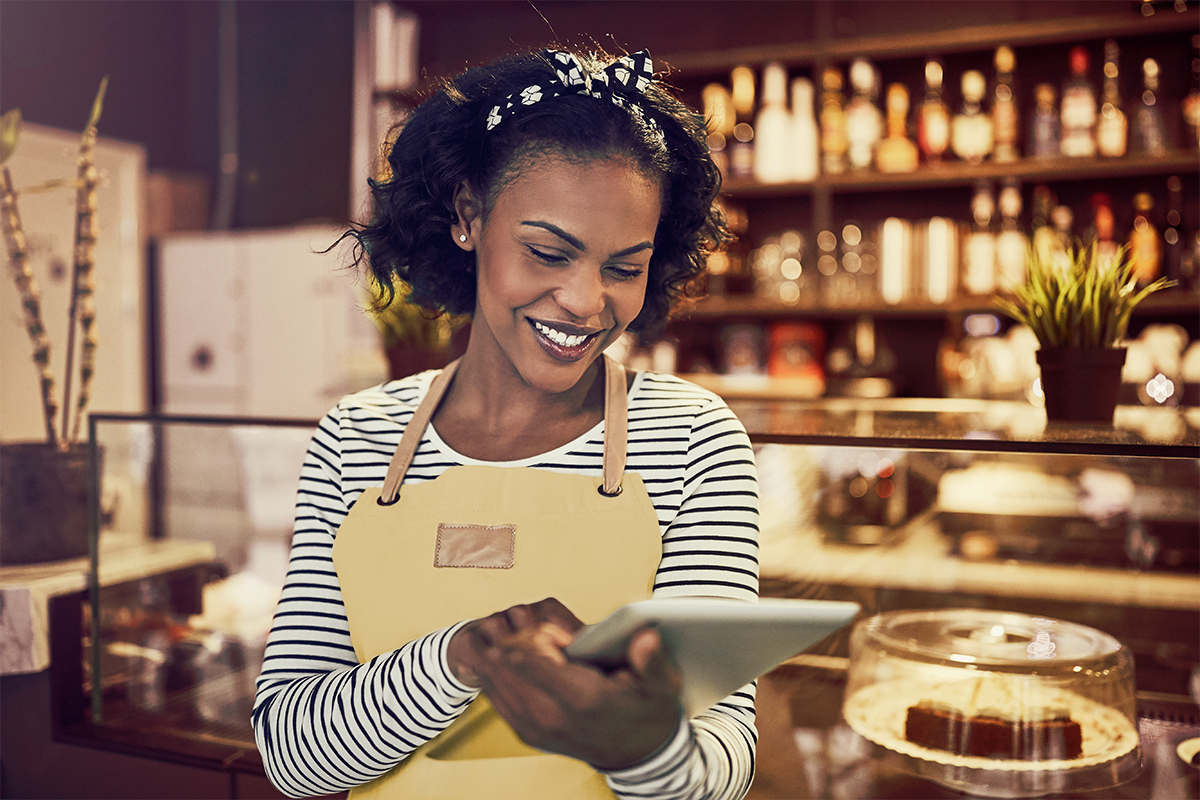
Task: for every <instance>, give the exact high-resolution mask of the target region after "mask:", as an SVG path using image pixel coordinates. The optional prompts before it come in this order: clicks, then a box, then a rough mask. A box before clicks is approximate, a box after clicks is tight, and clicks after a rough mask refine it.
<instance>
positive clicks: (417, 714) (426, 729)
mask: <svg viewBox="0 0 1200 800" xmlns="http://www.w3.org/2000/svg"><path fill="white" fill-rule="evenodd" d="M339 427H340V426H339V421H338V419H337V417H335V416H334V415H333V414H331V415H329V416H327V417H326V418H325V419H324V420H323V421H322V423H321V425H320V427H319V428H318V430H317V432H316V434H315V435H314V437H313V442H312V445H311V447H310V449H309V452H308V455H307V457H306V459H305V462H304V466H303V469H302V472H301V479H300V489H299V494H298V500H297V506H296V507H297V514H296V526H295V531H294V534H293V540H292V552H291V560H290V564H289V570H288V575H287V579H286V583H285V586H284V590H283V593H282V596H281V598H280V602H279V606H278V609H277V611H276V615H275V621H274V625H273V627H272V630H271V634H270V637H269V639H268V642H267V648H266V652H265V655H264V658H263V670H262V674H261V676H260V677H259V679H258V687H257V688H258V691H257V696H256V700H255V706H254V712H253V724H254V733H255V738H256V739H257V741H258V746H259V750H260V752H261V753H262V755H263V763H264V766H265V767H266V770H267V774H268V776H269V777H270V779H271V781H272V782H273V783H274V784H275V785H276V786H277V787H278V788H279V789H280V790H281V791H283V792H284V793H286V794H288V795H290V796H292V797H304V796H311V795H321V794H330V793H334V792H339V791H343V790H345V789H349V788H351V787H353V786H357V785H359V784H362V783H365V782H367V781H369V780H372V779H373V778H375V777H378V776H379V775H382V774H383V773H385V772H387V771H388V770H389V769H391V768H392V767H394V766H395V765H396V764H397V763H399V762H400V761H401V760H403V759H404V758H405V757H406V756H408V754H409V753H411V752H412V751H413V750H415V749H416V748H417V747H419V746H420V745H422V744H424V743H425V742H426V741H428V740H429V739H431V738H433V737H434V736H436V735H437V734H438V733H440V732H441V731H442V730H444V729H445V728H446V727H447V726H448V725H449V724H450V723H451V722H453V721H454V720H455V719H456V718H457V717H458V715H459V714H460V713H462V711H463V710H464V709H465V708H466V707H467V705H468V704H469V703H470V701H471V700H472V699H473V698H474V696H475V692H473V691H471V690H468V689H467V688H466V687H463V686H461V685H460V684H458V683H457V681H455V680H454V678H453V676H452V675H451V674H450V673H449V671H448V669H447V667H446V663H445V648H446V645H447V643H448V642H449V639H450V636H451V635H452V634H453V632H454V630H455V628H449V629H445V630H440V631H434V632H432V633H430V634H428V635H426V636H424V637H422V638H420V639H417V640H415V641H413V642H410V643H408V644H407V645H405V646H404V647H402V648H400V649H399V650H396V651H393V652H391V653H386V654H383V655H381V656H379V657H377V658H374V659H371V660H370V661H368V662H366V663H365V664H361V665H360V664H359V663H358V659H357V658H356V657H355V654H354V648H353V647H352V646H351V644H350V632H349V625H348V623H347V621H346V615H345V610H344V607H343V605H342V598H341V590H340V589H339V587H338V581H337V574H336V572H335V570H334V566H333V559H332V549H333V539H334V534H335V532H336V529H337V527H338V525H340V523H341V520H342V519H343V518H344V517H345V516H346V513H347V511H348V508H347V505H346V503H345V499H344V495H343V491H342V487H343V481H342V480H341V475H340V469H341V455H342V454H341V447H340V444H341V442H340V438H339Z"/></svg>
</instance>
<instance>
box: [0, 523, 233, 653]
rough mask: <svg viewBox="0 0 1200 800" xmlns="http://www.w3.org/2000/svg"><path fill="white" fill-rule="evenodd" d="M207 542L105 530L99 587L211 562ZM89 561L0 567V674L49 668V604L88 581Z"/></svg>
mask: <svg viewBox="0 0 1200 800" xmlns="http://www.w3.org/2000/svg"><path fill="white" fill-rule="evenodd" d="M213 557H214V550H213V546H212V543H211V542H203V541H185V540H179V539H175V540H162V541H150V540H146V539H145V538H143V537H141V536H134V535H124V534H118V533H106V534H104V535H103V536H101V537H100V575H99V577H100V585H101V586H112V585H115V584H118V583H124V582H125V581H130V580H137V579H138V578H142V577H145V576H147V575H156V574H159V573H163V572H170V571H172V570H176V569H181V568H183V567H189V566H193V565H197V564H203V563H206V562H208V561H212V560H213ZM88 570H89V565H88V559H87V558H74V559H69V560H67V561H54V562H49V563H44V564H23V565H20V566H7V567H0V675H14V674H22V673H30V672H40V671H41V670H44V669H46V668H47V667H49V666H50V613H49V602H50V598H51V597H55V596H57V595H63V594H70V593H72V592H80V591H83V590H84V589H86V588H87V585H88Z"/></svg>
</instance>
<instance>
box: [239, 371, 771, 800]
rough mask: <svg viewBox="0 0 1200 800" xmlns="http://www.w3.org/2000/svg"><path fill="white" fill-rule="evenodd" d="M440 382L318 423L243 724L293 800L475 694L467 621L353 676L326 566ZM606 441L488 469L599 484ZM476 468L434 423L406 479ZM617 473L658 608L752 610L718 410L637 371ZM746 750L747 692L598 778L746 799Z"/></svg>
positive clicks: (352, 781)
mask: <svg viewBox="0 0 1200 800" xmlns="http://www.w3.org/2000/svg"><path fill="white" fill-rule="evenodd" d="M435 374H436V373H434V372H424V373H421V374H419V375H414V376H411V377H408V378H404V379H402V380H398V381H392V382H389V383H385V384H383V385H381V386H377V387H375V388H372V389H367V390H364V391H362V392H358V393H356V394H353V395H350V396H348V397H346V398H345V399H343V400H342V402H341V403H339V404H338V406H337V407H336V408H335V409H334V410H332V411H331V412H330V413H329V414H327V415H326V416H325V417H324V419H322V420H321V422H320V424H319V425H318V428H317V430H316V432H315V434H314V436H313V440H312V444H311V446H310V447H309V450H308V454H307V456H306V458H305V460H304V466H303V469H302V472H301V476H300V488H299V493H298V499H297V506H296V527H295V532H294V535H293V539H292V553H291V560H290V564H289V569H288V575H287V579H286V582H285V585H284V588H283V593H282V597H281V599H280V602H279V606H278V608H277V610H276V613H275V619H274V622H273V625H272V630H271V634H270V637H269V638H268V641H267V647H266V652H265V655H264V658H263V669H262V674H261V676H260V677H259V679H258V683H257V695H256V698H255V703H254V711H253V723H254V732H255V737H256V739H257V741H258V747H259V750H260V752H261V753H262V756H263V762H264V765H265V767H266V771H267V775H268V776H269V777H270V779H271V781H272V782H273V783H274V784H275V786H276V787H278V788H279V789H280V791H282V792H284V793H285V794H287V795H289V796H292V797H304V796H311V795H321V794H330V793H334V792H339V791H344V790H346V789H348V788H350V787H353V786H356V785H359V784H362V783H365V782H367V781H370V780H372V779H374V778H376V777H378V776H380V775H382V774H383V773H385V772H387V771H388V770H389V769H391V768H392V767H394V766H396V764H398V763H399V762H400V761H402V760H403V759H404V758H405V757H407V756H408V755H409V754H410V753H411V752H412V751H413V750H415V749H416V748H417V747H419V746H420V745H421V744H423V743H425V742H426V741H428V740H430V739H432V738H433V737H434V736H436V735H437V734H438V733H440V732H441V731H442V730H443V729H445V728H446V727H447V726H448V725H449V724H450V723H452V722H453V721H454V720H455V719H456V718H457V717H458V715H459V714H460V713H461V712H462V711H463V710H464V709H465V708H466V707H467V706H468V705H469V704H470V702H471V700H473V699H474V697H475V696H476V691H474V690H471V689H469V688H467V687H465V686H463V685H461V684H460V683H459V682H458V681H456V680H455V679H454V677H453V675H452V674H451V672H450V670H449V668H448V666H447V663H446V646H447V644H448V642H449V640H450V638H451V636H452V635H453V634H454V632H455V631H456V630H457V629H458V627H459V626H460V625H461V624H463V623H458V624H456V625H453V626H451V627H449V628H446V629H442V630H437V631H432V632H430V633H429V634H427V635H425V636H423V637H421V638H419V639H416V640H414V641H412V642H409V643H408V644H406V645H404V646H403V647H401V648H400V649H398V650H396V651H393V652H389V653H384V654H382V655H380V656H377V657H375V658H373V659H370V660H369V661H367V662H366V663H364V664H359V663H358V660H357V658H356V657H355V653H354V648H353V646H352V645H351V643H350V633H349V626H348V624H347V621H346V613H345V608H344V606H343V604H342V596H341V590H340V588H339V586H338V579H337V574H336V572H335V570H334V565H333V557H332V551H333V540H334V536H335V535H336V532H337V529H338V526H339V525H340V524H341V522H342V520H343V519H344V518H345V516H346V514H347V513H348V511H349V509H350V507H351V506H352V505H353V504H354V501H355V500H356V499H357V498H358V496H359V494H361V493H362V491H363V490H364V489H366V488H367V487H370V486H379V485H381V484H382V483H383V478H384V474H385V473H386V472H387V467H388V462H389V461H390V459H391V456H392V453H393V452H394V451H395V449H396V445H397V443H398V442H399V441H400V436H401V434H402V433H403V432H404V427H405V425H406V424H407V423H408V420H409V419H410V418H411V417H412V415H413V413H414V412H415V411H416V408H417V406H418V405H419V403H420V402H421V399H422V398H423V397H424V396H425V394H426V392H427V390H428V388H429V383H430V381H431V380H432V378H433V376H434V375H435ZM603 434H604V429H603V422H601V423H599V424H597V425H596V426H595V427H594V428H593V429H592V430H590V431H588V432H587V433H586V434H584V435H583V436H581V437H579V438H578V439H576V440H574V441H572V442H569V443H567V444H565V445H563V446H562V447H559V448H557V449H555V450H553V451H551V452H548V453H544V454H542V455H540V456H536V457H533V458H529V459H524V460H521V461H506V462H500V463H495V464H492V466H502V467H532V468H537V469H546V470H552V471H556V472H564V473H575V474H584V475H592V476H599V475H600V473H601V469H602V455H603V441H604V436H603ZM481 463H485V462H480V461H477V460H474V459H470V458H467V457H465V456H462V455H460V454H458V453H456V452H455V451H453V450H452V449H451V448H450V447H448V446H447V445H446V444H445V443H443V442H442V440H441V439H440V438H439V436H438V434H437V431H436V430H435V429H434V426H432V425H430V426H428V427H427V428H426V431H425V433H424V435H423V437H422V439H421V443H420V445H419V446H418V448H417V452H416V455H415V456H414V458H413V462H412V465H411V466H410V467H409V469H408V472H407V474H406V475H405V481H406V482H420V481H428V480H432V479H434V478H436V477H437V476H439V475H440V474H441V473H442V472H444V471H445V470H446V469H448V468H450V467H452V466H456V465H461V464H481ZM626 470H627V471H630V472H636V473H639V474H640V475H641V477H642V480H643V482H644V483H645V485H646V488H647V490H648V492H649V494H650V499H651V501H652V503H653V505H654V508H655V510H656V512H657V515H658V522H659V526H660V528H661V531H662V537H663V556H662V561H661V562H660V564H659V567H658V571H657V574H656V577H655V581H654V596H655V597H678V596H683V595H707V596H717V597H729V598H735V599H742V600H752V599H753V598H755V597H756V596H757V593H758V490H757V476H756V472H755V465H754V454H753V451H752V449H751V445H750V441H749V438H748V437H747V436H746V432H745V429H744V428H743V427H742V425H741V423H740V422H739V421H738V420H737V418H736V417H735V416H734V415H733V413H732V412H731V411H730V410H729V408H728V407H727V406H726V405H725V403H724V402H723V401H722V400H721V399H720V398H719V397H717V396H716V395H715V394H713V393H711V392H709V391H707V390H704V389H701V388H700V387H698V386H695V385H694V384H691V383H688V382H686V381H683V380H681V379H679V378H677V377H675V376H672V375H666V374H661V373H653V372H640V373H637V374H636V375H635V378H634V382H633V385H632V386H631V387H630V390H629V444H628V456H627V462H626ZM497 610H499V609H497ZM463 622H465V620H464V621H463ZM756 738H757V733H756V730H755V727H754V687H753V685H750V686H747V687H745V688H744V689H742V690H740V691H738V692H735V693H734V694H733V695H731V696H730V697H728V698H726V699H725V700H724V701H722V702H721V703H719V704H717V705H716V706H714V707H713V708H712V709H710V710H708V711H707V712H705V713H703V714H701V715H699V716H697V717H694V718H693V719H691V720H690V721H683V722H681V723H680V726H679V728H678V729H677V731H676V734H675V736H674V737H673V738H672V740H671V741H670V742H668V743H667V744H666V745H665V746H664V747H662V748H660V749H659V750H658V751H657V752H656V753H655V754H654V755H653V756H652V757H650V758H649V759H647V760H646V761H644V762H642V763H640V764H637V765H635V766H632V767H629V768H626V769H623V770H619V771H614V772H609V773H606V775H605V777H606V779H607V781H608V784H609V786H610V788H611V789H612V790H613V791H614V792H615V793H616V794H617V796H618V797H623V798H646V797H654V798H713V799H714V800H715V799H716V798H722V799H725V798H740V797H742V796H743V795H744V794H745V792H746V791H747V789H748V788H749V785H750V781H751V779H752V777H753V768H754V751H755V743H756Z"/></svg>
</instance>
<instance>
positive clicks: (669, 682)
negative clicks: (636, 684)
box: [626, 628, 680, 694]
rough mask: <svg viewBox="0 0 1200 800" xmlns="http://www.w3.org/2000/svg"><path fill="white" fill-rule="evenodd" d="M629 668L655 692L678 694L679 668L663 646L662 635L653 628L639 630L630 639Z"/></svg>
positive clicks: (627, 653) (627, 654)
mask: <svg viewBox="0 0 1200 800" xmlns="http://www.w3.org/2000/svg"><path fill="white" fill-rule="evenodd" d="M626 658H627V659H628V661H629V669H630V671H631V672H633V673H634V674H635V675H637V676H638V678H639V679H640V680H641V681H642V682H643V683H644V684H645V685H646V688H647V689H649V690H650V691H652V692H655V693H666V694H677V693H678V692H679V687H680V677H679V670H678V668H677V667H676V666H675V663H674V662H673V661H672V660H671V657H670V655H669V654H668V653H667V650H666V648H665V647H663V643H662V637H661V636H660V635H659V633H658V631H656V630H655V629H653V628H646V629H645V630H641V631H638V632H637V633H635V634H634V635H633V637H632V638H631V639H630V640H629V649H628V651H627V652H626Z"/></svg>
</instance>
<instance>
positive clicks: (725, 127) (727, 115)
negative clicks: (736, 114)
mask: <svg viewBox="0 0 1200 800" xmlns="http://www.w3.org/2000/svg"><path fill="white" fill-rule="evenodd" d="M703 99H704V116H705V117H706V118H707V119H708V121H709V122H708V124H709V127H710V128H711V129H712V130H713V131H715V132H717V133H720V134H721V135H723V136H729V135H730V134H731V133H733V126H734V123H735V122H736V120H735V119H734V118H733V98H731V97H730V96H729V90H728V89H726V88H725V87H724V86H722V85H721V84H719V83H710V84H708V85H707V86H705V87H704V93H703Z"/></svg>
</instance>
